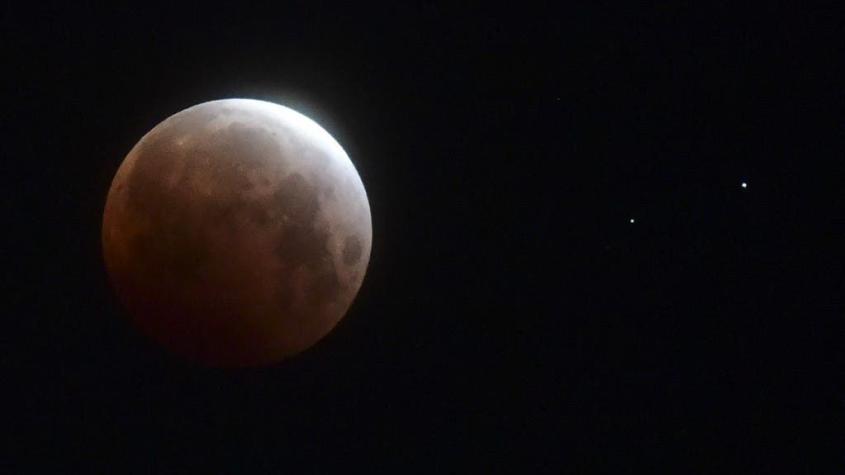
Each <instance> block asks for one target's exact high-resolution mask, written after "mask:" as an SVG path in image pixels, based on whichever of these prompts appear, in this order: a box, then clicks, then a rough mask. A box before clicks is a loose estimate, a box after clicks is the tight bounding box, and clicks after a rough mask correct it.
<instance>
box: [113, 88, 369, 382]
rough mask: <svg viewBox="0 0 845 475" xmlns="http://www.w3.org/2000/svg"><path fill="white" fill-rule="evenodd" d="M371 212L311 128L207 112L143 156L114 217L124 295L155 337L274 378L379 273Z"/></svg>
mask: <svg viewBox="0 0 845 475" xmlns="http://www.w3.org/2000/svg"><path fill="white" fill-rule="evenodd" d="M371 243H372V227H371V218H370V210H369V203H368V201H367V196H366V192H365V190H364V187H363V184H362V182H361V180H360V177H359V176H358V173H357V171H356V170H355V167H354V166H353V165H352V162H351V161H350V160H349V158H348V156H347V155H346V153H345V152H344V151H343V149H342V148H341V147H340V145H339V144H338V143H337V142H336V141H335V140H334V139H333V138H332V137H331V136H330V135H329V134H328V133H327V132H326V131H325V130H323V129H322V128H321V127H320V126H318V125H317V124H316V123H314V122H313V121H311V120H310V119H308V118H306V117H304V116H302V115H301V114H298V113H297V112H294V111H292V110H290V109H287V108H285V107H282V106H279V105H275V104H271V103H267V102H262V101H253V100H245V99H228V100H221V101H213V102H207V103H203V104H200V105H197V106H194V107H192V108H189V109H186V110H184V111H182V112H179V113H177V114H175V115H173V116H171V117H170V118H168V119H167V120H165V121H164V122H162V123H160V124H159V125H157V126H156V127H155V128H154V129H153V130H151V131H150V132H149V133H148V134H147V135H145V136H144V137H143V138H142V139H141V140H140V141H139V142H138V144H137V145H136V146H135V147H134V148H133V149H132V150H131V151H130V153H129V154H128V155H127V157H126V158H125V159H124V161H123V163H122V164H121V166H120V168H119V170H118V172H117V174H116V175H115V178H114V180H113V182H112V186H111V189H110V191H109V195H108V198H107V200H106V207H105V213H104V217H103V255H104V258H105V262H106V267H107V270H108V272H109V275H110V278H111V281H112V283H113V285H114V287H115V289H116V291H117V293H118V295H119V297H120V298H121V300H122V301H123V302H124V304H125V306H126V308H127V309H128V310H129V313H130V314H131V315H132V317H133V320H134V322H135V323H136V325H137V326H138V327H139V329H140V330H141V331H143V332H144V333H146V334H147V335H149V336H150V337H152V338H153V339H154V340H156V341H158V342H159V343H161V344H162V345H163V346H164V347H166V348H167V349H169V350H171V351H173V352H175V353H177V354H180V355H182V356H184V357H186V358H188V359H190V360H193V361H195V362H198V363H201V364H206V365H211V366H253V365H264V364H270V363H273V362H276V361H279V360H282V359H284V358H286V357H289V356H291V355H294V354H297V353H299V352H301V351H303V350H305V349H307V348H308V347H310V346H312V345H313V344H314V343H315V342H317V341H318V340H319V339H320V338H322V337H323V336H325V335H326V334H327V333H328V332H329V331H331V329H332V328H333V327H334V326H335V325H336V324H337V322H338V321H339V320H340V319H341V318H342V317H343V315H344V314H345V313H346V311H347V309H348V308H349V306H350V305H351V303H352V301H353V300H354V298H355V295H356V294H357V292H358V290H359V288H360V286H361V283H362V280H363V278H364V274H365V272H366V268H367V265H368V262H369V256H370V249H371Z"/></svg>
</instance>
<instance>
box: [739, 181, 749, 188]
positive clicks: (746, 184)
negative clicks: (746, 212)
mask: <svg viewBox="0 0 845 475" xmlns="http://www.w3.org/2000/svg"><path fill="white" fill-rule="evenodd" d="M739 186H741V187H743V188H748V183H746V182H742V183H741V184H740V185H739Z"/></svg>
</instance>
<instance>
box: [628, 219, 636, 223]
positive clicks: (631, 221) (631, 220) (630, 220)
mask: <svg viewBox="0 0 845 475" xmlns="http://www.w3.org/2000/svg"><path fill="white" fill-rule="evenodd" d="M628 222H629V223H631V224H634V223H635V222H636V220H635V219H634V218H631V219H629V220H628Z"/></svg>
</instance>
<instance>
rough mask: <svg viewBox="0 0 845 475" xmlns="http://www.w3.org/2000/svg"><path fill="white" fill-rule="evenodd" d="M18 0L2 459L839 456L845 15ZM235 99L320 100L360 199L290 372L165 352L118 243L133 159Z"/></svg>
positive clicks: (257, 468)
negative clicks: (116, 267)
mask: <svg viewBox="0 0 845 475" xmlns="http://www.w3.org/2000/svg"><path fill="white" fill-rule="evenodd" d="M29 3H30V4H31V5H29V6H25V5H24V6H14V7H13V6H12V5H13V2H6V3H5V6H4V7H3V18H2V28H3V41H2V44H3V49H4V51H5V52H4V56H5V57H6V60H4V61H3V63H4V69H5V74H4V75H3V81H4V89H6V91H5V92H4V95H3V97H4V106H3V108H2V127H3V130H2V133H3V140H2V141H0V147H2V169H0V172H2V177H3V178H4V180H5V181H6V182H7V183H6V185H5V186H4V187H3V190H4V194H8V196H7V197H4V199H3V202H2V206H3V209H2V210H0V211H2V213H3V217H4V223H5V226H4V228H5V229H4V231H3V235H4V240H6V241H8V242H7V243H6V244H4V245H3V249H2V251H3V252H2V259H3V268H4V270H5V272H4V277H3V286H4V289H5V290H7V291H8V292H7V294H8V297H7V298H6V301H5V302H6V304H5V305H4V307H5V308H6V309H7V311H6V312H5V313H6V315H5V316H4V317H5V319H6V322H7V325H6V330H5V331H4V332H2V336H0V338H2V350H3V351H2V361H3V363H4V366H5V367H6V369H5V370H4V373H3V379H4V382H3V383H2V384H3V386H2V387H3V390H4V391H5V392H6V395H7V396H9V397H8V398H4V399H6V400H8V401H9V402H8V403H7V404H5V405H4V407H5V408H6V409H8V410H9V415H10V417H9V418H8V419H7V420H9V421H11V424H10V425H8V426H7V427H8V428H7V430H6V431H5V432H6V433H7V434H8V435H10V442H9V443H8V444H4V446H5V448H6V449H9V451H10V455H11V456H10V457H3V458H2V460H4V462H2V463H4V464H6V463H10V464H11V465H10V467H11V468H9V473H45V472H55V473H126V472H128V471H139V472H142V473H283V472H290V473H311V472H325V471H341V470H342V471H347V472H350V471H351V472H353V473H355V469H356V468H357V467H362V468H363V467H366V470H367V471H368V472H384V473H407V472H423V473H447V472H448V473H455V472H461V473H482V472H488V471H490V470H493V469H500V470H505V471H511V472H518V473H538V472H551V473H561V472H562V473H566V472H581V473H583V472H590V471H592V469H597V471H605V472H609V473H660V472H661V471H664V470H667V468H666V467H667V466H669V465H670V464H672V465H674V463H679V464H680V465H679V468H678V469H673V470H670V472H671V473H732V472H733V473H738V472H734V470H739V469H740V467H741V468H742V470H747V472H745V473H777V472H780V471H781V470H783V469H785V467H795V468H790V470H792V472H791V473H824V472H827V471H828V470H829V471H830V472H831V473H841V469H842V467H843V465H842V458H841V453H842V451H843V450H842V449H843V447H845V438H843V427H845V425H843V424H845V396H843V389H845V388H843V376H845V357H843V349H842V339H843V335H845V333H843V330H845V329H843V324H842V317H843V303H842V295H843V291H845V288H844V287H843V282H845V278H843V277H845V275H843V266H842V263H843V252H842V242H843V234H845V200H843V192H842V187H841V183H842V180H841V178H842V176H843V172H845V166H843V161H842V153H843V145H845V140H843V139H845V129H843V123H845V122H843V120H844V119H845V118H843V114H842V111H843V105H845V104H843V98H844V97H845V95H844V94H843V90H845V89H843V80H845V71H844V70H843V66H845V62H844V61H843V58H845V56H843V54H845V39H843V38H845V28H843V21H842V18H843V16H842V13H843V12H842V11H841V10H840V9H838V8H837V7H836V2H830V3H829V5H828V6H813V7H810V6H805V7H802V8H798V7H794V8H786V7H783V8H772V7H769V8H766V9H759V10H758V9H755V10H751V9H748V10H741V9H738V8H737V6H736V5H733V4H734V3H736V2H724V3H722V4H720V3H718V2H701V3H707V4H708V5H709V6H708V8H706V9H704V8H692V7H688V6H684V5H683V4H682V2H664V3H663V4H661V5H659V6H645V5H639V4H637V5H634V4H631V5H628V6H626V7H620V6H618V5H613V4H609V3H603V2H584V3H585V4H589V5H571V6H567V5H566V4H557V3H549V4H548V5H546V6H542V7H529V6H527V5H523V4H518V2H517V3H514V4H511V5H508V6H505V7H494V6H492V5H487V6H486V7H485V8H482V9H478V10H471V9H455V8H454V7H452V6H448V5H441V6H434V5H429V4H417V5H410V4H408V5H406V6H396V5H394V6H380V7H378V8H376V7H373V8H369V9H366V8H364V7H362V6H360V5H352V6H347V7H339V6H336V5H329V4H323V3H321V2H302V3H294V2H290V3H288V2H277V4H276V5H275V7H274V8H273V9H257V8H252V7H247V6H243V5H237V2H228V4H221V5H212V4H196V5H194V6H187V5H186V6H181V7H180V6H177V2H172V4H170V5H169V6H166V7H155V8H153V7H152V6H147V7H146V8H141V7H138V8H134V9H112V10H101V9H94V8H92V7H89V6H85V5H79V4H76V3H71V2H68V4H67V5H66V6H60V5H49V4H44V3H42V2H29ZM225 97H250V98H257V99H265V100H271V101H276V102H280V103H283V104H286V105H289V106H291V107H293V108H295V109H298V110H300V111H301V112H303V113H305V114H306V115H309V116H310V117H312V118H313V119H315V120H316V121H317V122H319V123H320V124H321V125H323V126H324V127H325V128H326V129H327V130H328V131H329V132H330V133H332V134H333V135H334V136H335V138H337V139H338V141H339V142H340V143H341V144H342V145H343V146H344V148H345V149H346V151H347V152H348V153H349V155H350V157H351V158H352V160H353V162H354V163H355V164H356V167H357V168H358V170H359V172H360V174H361V176H362V179H363V181H364V183H365V185H366V187H367V190H368V194H369V197H370V204H371V207H372V213H373V226H374V243H373V255H372V259H371V262H370V268H369V271H368V275H367V278H366V280H365V283H364V286H363V288H362V290H361V293H360V294H359V297H358V299H357V300H356V302H355V304H354V305H353V307H352V309H351V311H350V313H349V314H348V315H347V317H346V318H345V319H344V320H343V321H342V322H341V324H340V325H339V326H338V327H337V328H336V330H335V331H334V332H333V333H331V334H330V335H329V336H328V337H327V338H325V339H324V340H323V341H321V342H320V343H319V344H318V345H316V346H315V347H314V348H312V349H311V350H309V351H308V352H306V353H304V354H302V355H301V356H299V357H297V358H294V359H292V360H289V361H287V362H284V363H281V364H279V365H277V366H275V367H272V368H265V369H254V370H242V371H222V370H211V369H204V368H199V367H193V366H190V365H188V364H185V363H183V362H181V361H179V360H177V359H175V358H172V357H170V356H169V355H167V354H165V353H163V352H161V351H160V350H159V349H158V348H157V347H156V346H155V345H154V344H152V343H150V342H147V341H146V340H144V339H143V338H141V337H140V336H139V335H138V334H137V333H136V332H135V331H134V330H133V328H132V327H131V326H130V325H129V323H128V322H127V319H126V318H125V316H124V313H123V312H122V310H121V309H120V307H119V305H118V304H117V302H116V301H115V298H114V296H113V294H112V293H111V291H110V289H109V285H108V282H107V279H106V275H105V272H104V268H103V263H102V257H101V254H100V224H101V218H102V209H103V205H104V202H105V196H106V193H107V191H108V188H109V185H110V181H111V178H112V176H113V174H114V173H115V171H116V170H117V168H118V166H119V165H120V162H121V160H122V159H123V157H124V156H125V155H126V153H127V152H128V151H129V149H130V148H131V147H132V146H133V145H134V144H135V142H136V141H137V140H138V139H139V138H140V137H141V136H142V135H143V134H144V133H146V132H147V131H148V130H149V129H150V128H152V127H153V126H154V125H156V124H157V123H158V122H159V121H161V120H163V119H164V118H166V117H167V116H169V115H171V114H173V113H175V112H177V111H179V110H181V109H184V108H186V107H188V106H191V105H193V104H196V103H199V102H203V101H207V100H212V99H219V98H225ZM742 181H747V182H748V188H747V189H742V188H741V187H740V183H741V182H742ZM630 218H635V219H636V222H635V223H634V224H631V223H630V222H629V219H630ZM95 467H96V468H95ZM461 467H464V468H461ZM643 470H648V472H645V471H643Z"/></svg>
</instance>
